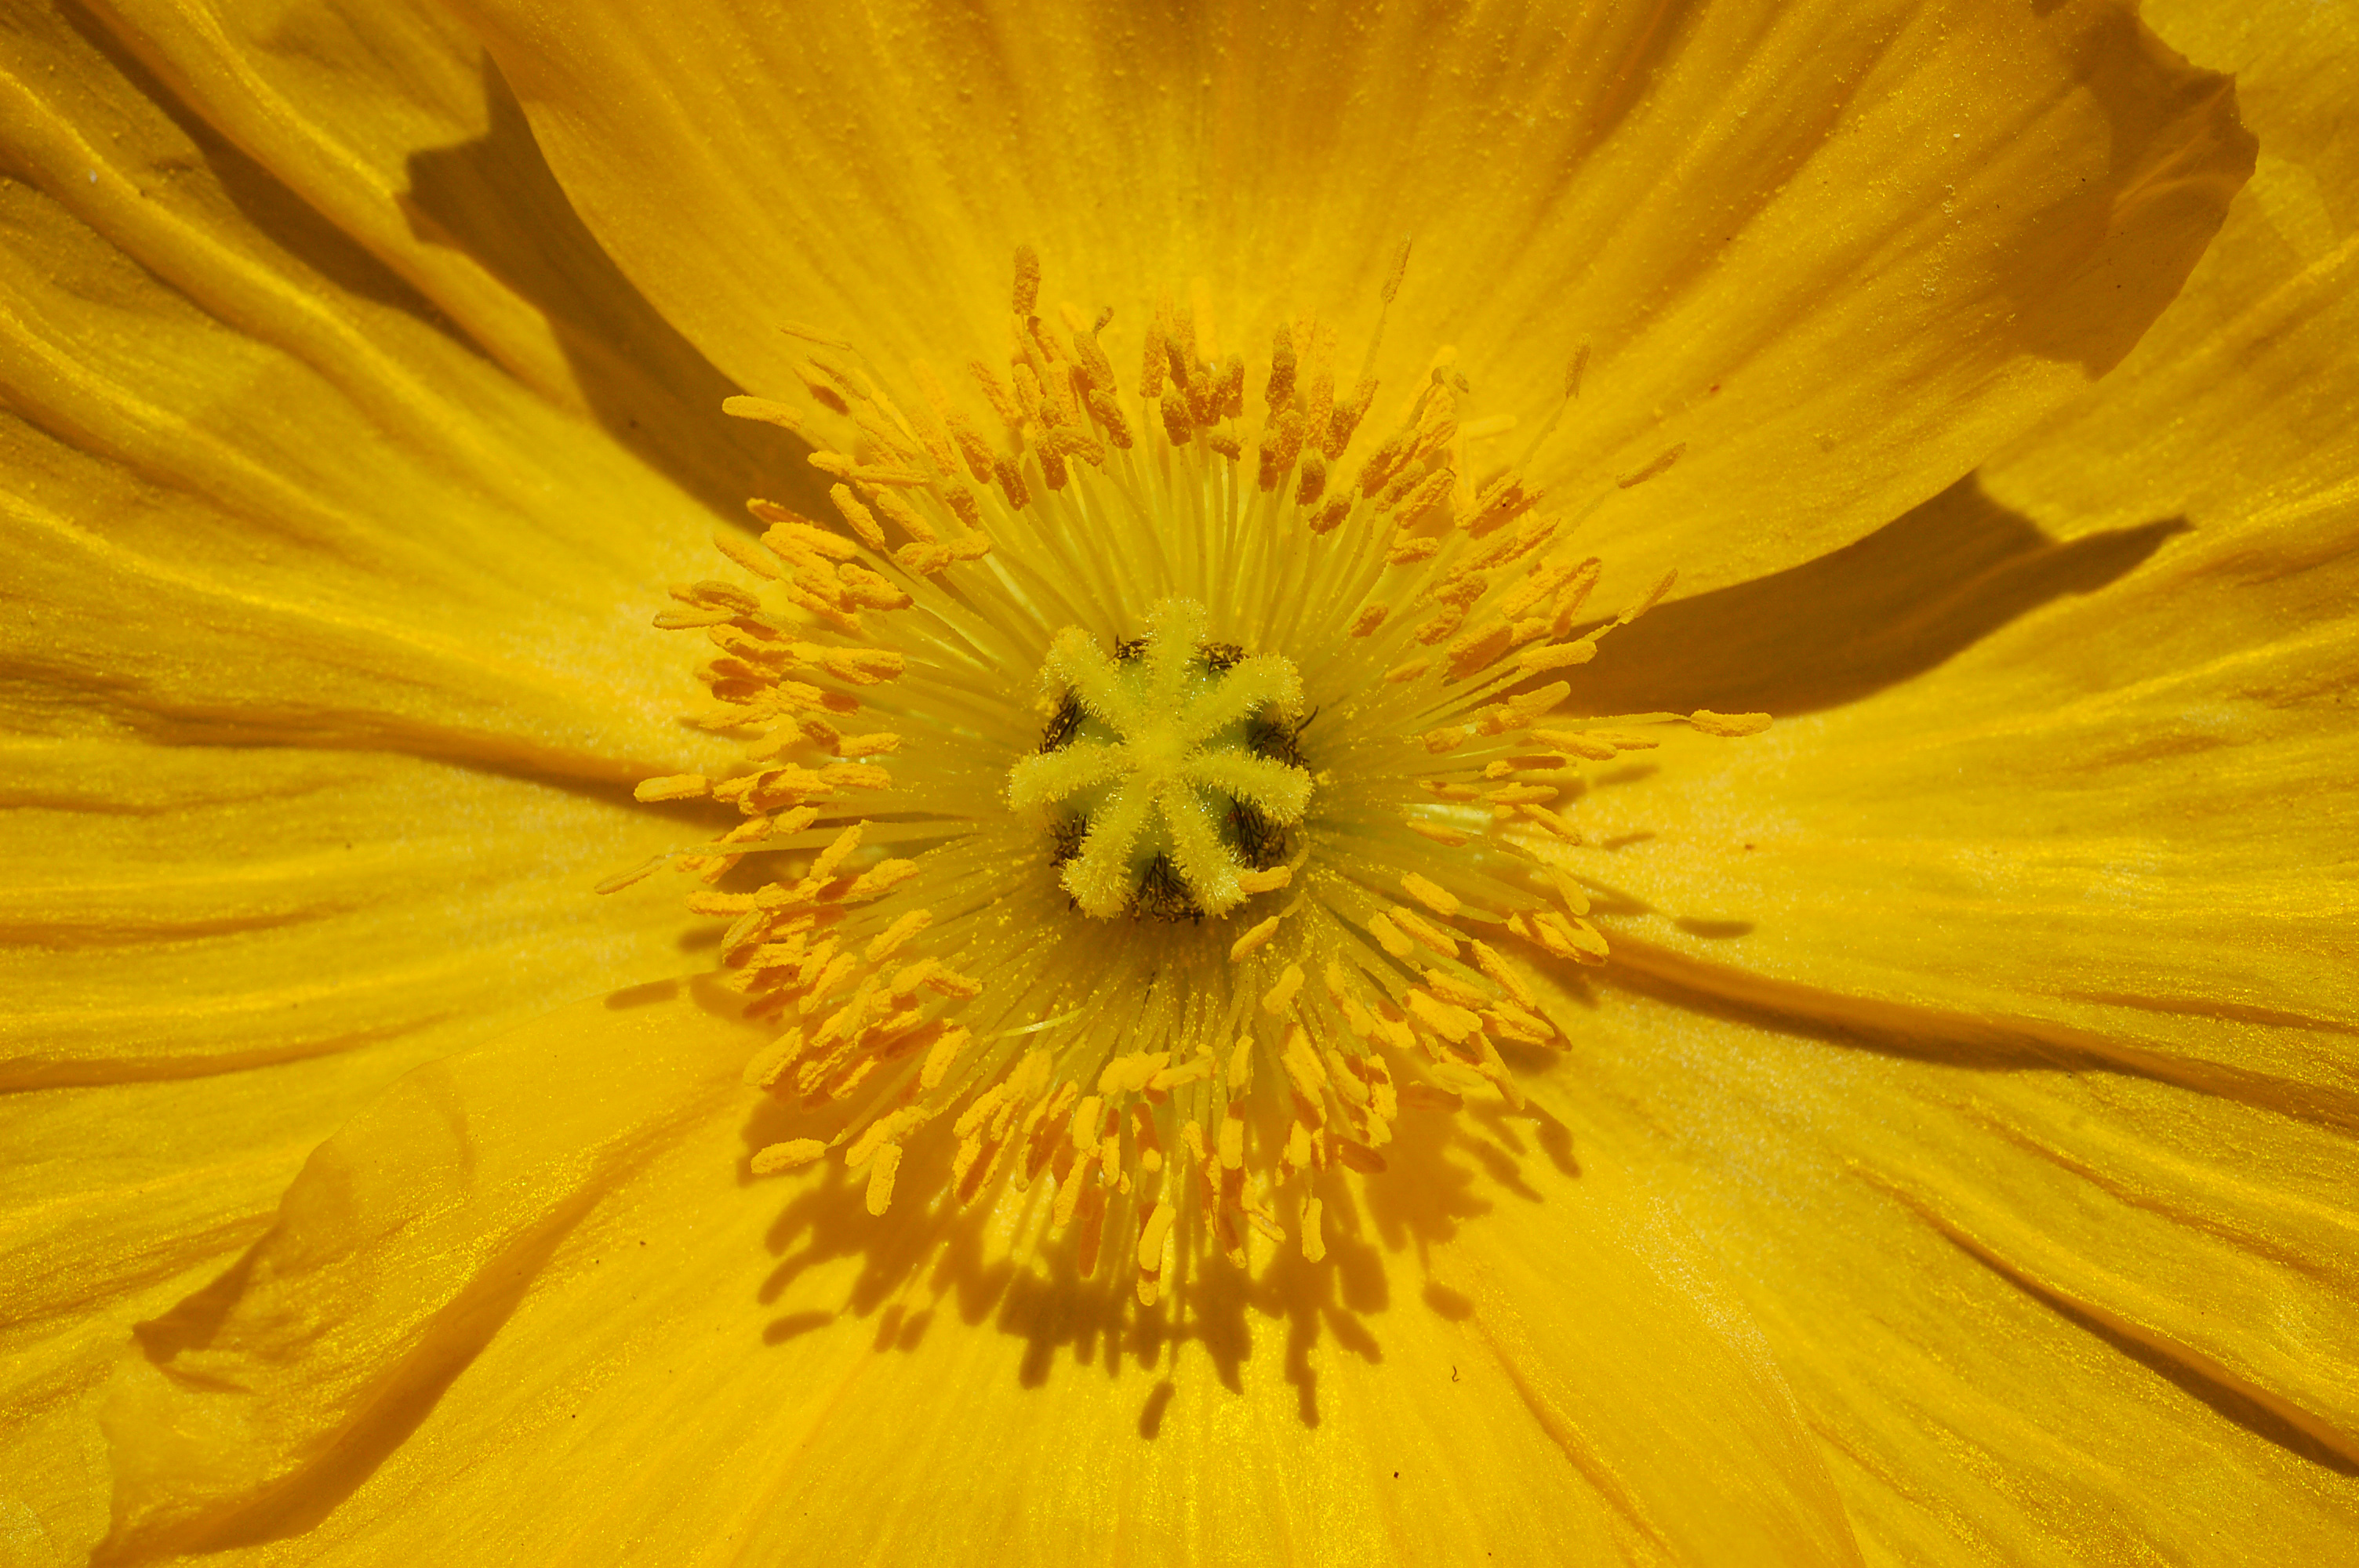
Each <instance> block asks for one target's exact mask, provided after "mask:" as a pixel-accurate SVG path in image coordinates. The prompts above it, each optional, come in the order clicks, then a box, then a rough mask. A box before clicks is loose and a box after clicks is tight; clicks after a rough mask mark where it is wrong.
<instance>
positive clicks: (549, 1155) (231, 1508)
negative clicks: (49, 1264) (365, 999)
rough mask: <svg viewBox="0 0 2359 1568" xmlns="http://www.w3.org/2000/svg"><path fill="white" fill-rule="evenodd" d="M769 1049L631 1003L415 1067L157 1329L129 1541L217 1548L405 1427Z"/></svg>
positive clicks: (114, 1408) (124, 1493) (134, 1433)
mask: <svg viewBox="0 0 2359 1568" xmlns="http://www.w3.org/2000/svg"><path fill="white" fill-rule="evenodd" d="M749 1043H750V1042H749V1040H748V1031H747V1030H746V1028H745V1025H744V1024H743V1023H741V1022H737V1021H736V1020H734V1018H731V1017H729V1016H727V1011H726V1010H725V1009H712V1008H709V1007H708V1006H706V1005H704V1004H701V1003H699V1002H697V1001H695V1000H690V999H688V998H687V997H685V996H684V995H683V996H678V997H674V998H672V999H671V1000H635V999H632V998H629V997H627V996H621V997H616V998H613V999H609V1000H606V1001H603V1002H591V1003H586V1004H582V1006H580V1007H577V1008H575V1009H571V1010H560V1011H557V1012H554V1013H551V1014H549V1015H548V1016H547V1017H545V1018H543V1019H541V1020H539V1021H538V1022H536V1023H534V1024H531V1025H528V1026H527V1027H526V1028H524V1029H522V1030H519V1031H517V1032H516V1033H513V1034H510V1035H507V1036H506V1037H504V1038H503V1039H502V1040H501V1041H500V1042H498V1043H497V1044H494V1045H491V1046H487V1047H484V1048H483V1049H481V1050H479V1051H476V1052H473V1053H469V1054H462V1055H460V1056H455V1057H451V1058H449V1059H446V1060H445V1061H442V1062H439V1063H436V1064H434V1065H429V1066H426V1067H421V1068H419V1069H418V1070H417V1071H416V1072H414V1073H412V1074H410V1075H408V1076H407V1077H405V1078H403V1079H402V1080H400V1082H399V1083H397V1085H395V1086H394V1087H392V1088H391V1089H390V1090H389V1091H387V1093H386V1095H385V1097H384V1098H382V1099H380V1100H379V1101H377V1102H376V1103H375V1105H374V1106H372V1107H371V1108H369V1109H368V1110H366V1111H365V1112H364V1113H363V1114H362V1115H361V1116H359V1117H357V1118H356V1119H354V1120H353V1122H352V1123H351V1124H350V1125H349V1126H347V1127H345V1128H344V1129H343V1130H342V1131H340V1132H339V1133H338V1134H337V1135H336V1136H335V1137H333V1138H332V1139H330V1140H329V1141H327V1142H326V1143H324V1144H322V1145H321V1147H320V1148H319V1149H318V1150H317V1151H316V1152H314V1153H313V1154H312V1155H311V1157H310V1160H309V1161H307V1162H305V1165H304V1168H303V1171H302V1173H301V1174H300V1175H299V1176H298V1177H297V1178H296V1180H295V1182H294V1184H292V1185H291V1186H290V1187H288V1191H287V1194H286V1196H285V1197H284V1198H282V1199H281V1201H280V1203H279V1208H278V1217H277V1223H276V1224H275V1225H274V1226H273V1227H272V1228H271V1230H270V1232H269V1233H268V1235H266V1237H264V1238H262V1239H261V1240H260V1241H259V1242H258V1243H256V1244H255V1247H254V1248H253V1249H250V1250H249V1251H248V1252H247V1253H246V1254H245V1257H243V1258H242V1259H240V1260H239V1261H238V1263H237V1264H236V1266H235V1267H234V1268H233V1269H232V1270H231V1271H229V1272H228V1273H226V1274H224V1275H223V1276H222V1277H221V1278H220V1279H219V1280H217V1281H214V1283H213V1284H212V1285H211V1286H209V1287H207V1288H206V1289H205V1290H204V1291H201V1292H198V1293H197V1294H196V1295H194V1296H191V1297H190V1298H189V1299H188V1300H187V1301H186V1302H184V1303H181V1304H180V1305H179V1307H177V1308H175V1309H174V1310H173V1311H172V1312H171V1313H169V1314H167V1315H166V1316H164V1317H162V1318H160V1319H157V1320H155V1321H153V1322H150V1323H147V1324H146V1325H141V1327H140V1330H139V1333H138V1341H137V1344H136V1346H135V1347H134V1348H133V1349H132V1350H131V1351H130V1352H129V1353H128V1355H127V1356H126V1357H125V1360H124V1362H123V1365H122V1367H121V1368H120V1370H119V1371H118V1372H117V1374H116V1377H115V1379H114V1384H113V1386H112V1388H111V1390H110V1391H109V1394H108V1399H107V1404H106V1407H105V1408H106V1415H105V1424H106V1427H107V1431H108V1435H109V1444H110V1450H111V1453H112V1455H113V1463H114V1473H115V1497H114V1509H115V1528H114V1536H113V1538H112V1547H111V1549H112V1550H114V1551H116V1552H133V1551H140V1552H153V1551H156V1550H158V1549H162V1548H165V1547H168V1546H173V1545H185V1544H188V1543H190V1542H195V1541H202V1540H204V1539H206V1538H207V1537H208V1536H209V1535H212V1534H215V1533H218V1532H219V1531H220V1530H223V1528H224V1527H225V1526H226V1525H227V1524H229V1523H230V1521H232V1520H234V1519H236V1518H238V1517H239V1516H240V1515H241V1514H242V1513H246V1512H250V1511H251V1510H253V1509H255V1508H256V1507H257V1506H259V1505H262V1504H265V1503H266V1502H267V1501H268V1500H269V1499H271V1498H274V1497H284V1495H285V1494H287V1493H288V1492H289V1491H290V1490H294V1489H298V1488H299V1487H302V1486H303V1485H305V1484H306V1482H307V1481H310V1482H311V1484H314V1485H317V1484H320V1482H319V1480H318V1477H321V1476H323V1475H332V1474H333V1473H334V1472H335V1470H336V1467H337V1466H338V1465H341V1464H349V1463H350V1462H351V1461H352V1457H353V1452H354V1450H355V1449H356V1448H358V1449H367V1448H370V1447H373V1446H374V1447H376V1448H378V1449H379V1450H380V1451H381V1448H382V1445H384V1444H386V1441H387V1439H388V1438H390V1439H391V1440H393V1441H398V1439H399V1436H400V1434H401V1432H402V1429H403V1428H404V1427H405V1426H407V1425H409V1424H414V1423H415V1422H416V1421H417V1420H418V1418H419V1415H420V1414H421V1413H422V1411H423V1406H424V1405H425V1404H427V1403H430V1402H431V1400H432V1399H433V1397H434V1395H435V1393H436V1391H437V1390H439V1387H440V1385H441V1384H442V1383H444V1382H447V1381H448V1379H450V1378H451V1376H453V1375H454V1374H455V1373H456V1372H457V1370H458V1369H459V1368H462V1367H463V1366H464V1365H465V1364H466V1363H467V1361H468V1360H469V1359H470V1358H471V1357H473V1355H474V1354H475V1353H476V1352H477V1351H478V1350H479V1349H480V1348H481V1346H482V1345H483V1344H484V1341H485V1340H486V1339H487V1338H489V1337H490V1336H492V1335H493V1334H494V1333H495V1332H496V1331H497V1329H498V1328H499V1325H500V1324H501V1323H502V1321H503V1320H504V1319H505V1318H506V1316H507V1315H508V1314H510V1313H511V1312H513V1311H514V1310H515V1307H516V1303H517V1301H518V1300H519V1299H520V1298H521V1296H522V1295H523V1294H524V1292H526V1290H527V1288H528V1287H529V1286H530V1284H531V1282H532V1281H533V1280H534V1278H535V1276H536V1275H537V1274H538V1271H539V1270H540V1267H541V1265H542V1264H543V1263H544V1262H545V1261H546V1260H548V1259H549V1257H550V1255H551V1254H552V1253H553V1252H554V1251H555V1250H556V1249H557V1248H558V1247H559V1246H560V1244H561V1243H562V1241H563V1240H564V1238H565V1237H566V1235H567V1234H568V1232H570V1231H571V1229H572V1228H573V1227H575V1226H577V1225H578V1224H580V1223H581V1222H582V1219H583V1217H585V1216H586V1215H588V1214H589V1213H590V1212H591V1211H592V1210H593V1209H594V1208H595V1207H596V1206H598V1204H599V1202H600V1201H601V1200H602V1199H603V1197H605V1196H606V1195H607V1194H608V1193H610V1192H611V1191H612V1190H613V1189H614V1187H616V1186H617V1185H618V1184H621V1183H622V1182H623V1181H625V1179H626V1178H627V1176H628V1174H629V1173H631V1172H632V1171H634V1170H635V1169H637V1168H639V1167H640V1166H642V1165H644V1164H646V1163H647V1162H648V1161H650V1160H653V1159H655V1158H656V1157H657V1156H658V1154H659V1153H660V1152H661V1151H662V1150H663V1149H664V1148H665V1147H666V1146H667V1145H668V1143H669V1142H670V1141H674V1140H676V1139H677V1138H678V1137H679V1136H680V1135H681V1133H682V1132H683V1130H686V1129H687V1128H690V1127H691V1126H693V1125H695V1124H696V1122H697V1121H698V1120H699V1119H701V1118H703V1117H706V1116H709V1115H710V1114H711V1113H712V1110H713V1109H714V1108H715V1107H716V1105H717V1104H719V1103H721V1102H722V1101H723V1100H725V1099H726V1098H728V1096H729V1094H730V1092H731V1091H732V1090H734V1089H736V1081H735V1080H736V1073H737V1070H738V1068H739V1066H740V1065H741V1063H742V1061H743V1059H744V1055H745V1051H746V1049H747V1047H748V1044H749ZM738 1092H742V1091H738ZM725 1179H726V1178H725V1177H718V1176H717V1177H716V1180H717V1181H721V1180H725Z"/></svg>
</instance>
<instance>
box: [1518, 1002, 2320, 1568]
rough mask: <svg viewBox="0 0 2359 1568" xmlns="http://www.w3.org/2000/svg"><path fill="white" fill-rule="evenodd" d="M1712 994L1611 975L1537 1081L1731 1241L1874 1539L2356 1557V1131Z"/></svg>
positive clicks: (2223, 1555) (1915, 1549) (1948, 1555)
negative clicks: (1702, 1000) (2346, 1546)
mask: <svg viewBox="0 0 2359 1568" xmlns="http://www.w3.org/2000/svg"><path fill="white" fill-rule="evenodd" d="M1692 1000H1693V999H1691V998H1681V997H1679V996H1677V995H1669V996H1665V995H1652V996H1650V995H1644V994H1637V995H1634V994H1631V993H1629V992H1627V991H1622V990H1617V989H1608V990H1606V991H1604V992H1603V994H1602V995H1600V996H1599V997H1598V998H1596V1005H1594V1006H1593V1007H1592V1008H1591V1009H1590V1010H1589V1011H1587V1014H1586V1017H1587V1020H1588V1022H1587V1026H1586V1027H1585V1028H1584V1029H1583V1030H1582V1031H1579V1032H1577V1033H1576V1035H1575V1037H1574V1038H1573V1040H1572V1042H1571V1056H1570V1058H1569V1059H1568V1060H1567V1061H1566V1063H1565V1064H1564V1070H1562V1071H1560V1072H1558V1073H1555V1074H1552V1075H1550V1076H1549V1077H1547V1078H1546V1079H1544V1080H1542V1081H1541V1082H1539V1083H1538V1084H1536V1085H1534V1086H1533V1087H1534V1092H1535V1097H1536V1098H1537V1099H1538V1100H1539V1101H1540V1102H1541V1103H1544V1104H1546V1105H1548V1106H1549V1107H1551V1108H1554V1110H1555V1111H1557V1112H1558V1113H1560V1114H1561V1115H1562V1117H1563V1118H1564V1119H1565V1120H1566V1122H1568V1123H1569V1124H1570V1126H1571V1141H1572V1145H1573V1147H1574V1148H1575V1149H1576V1150H1577V1151H1579V1152H1580V1154H1581V1157H1582V1159H1583V1161H1584V1162H1588V1161H1593V1160H1597V1159H1601V1158H1603V1159H1620V1160H1626V1161H1627V1162H1630V1163H1631V1164H1632V1165H1633V1166H1634V1167H1636V1169H1637V1171H1638V1172H1639V1175H1638V1177H1637V1179H1639V1180H1642V1181H1644V1182H1645V1183H1646V1184H1648V1185H1649V1186H1651V1187H1652V1188H1653V1189H1655V1190H1657V1191H1658V1192H1660V1193H1662V1194H1664V1195H1665V1201H1666V1202H1667V1203H1669V1204H1671V1205H1673V1206H1676V1208H1677V1209H1678V1211H1679V1212H1680V1214H1681V1215H1683V1216H1684V1217H1686V1218H1687V1219H1688V1220H1689V1222H1690V1223H1691V1224H1692V1225H1694V1226H1695V1227H1697V1228H1698V1229H1699V1230H1701V1231H1702V1232H1703V1233H1705V1234H1708V1235H1711V1236H1712V1237H1713V1238H1715V1239H1716V1240H1717V1241H1718V1243H1719V1244H1720V1251H1721V1260H1722V1262H1723V1264H1724V1265H1725V1266H1726V1271H1725V1273H1724V1275H1723V1279H1724V1281H1725V1282H1726V1284H1727V1285H1728V1287H1729V1288H1730V1289H1731V1290H1732V1291H1733V1292H1734V1293H1735V1294H1736V1295H1737V1297H1738V1298H1739V1300H1740V1301H1741V1302H1742V1303H1743V1304H1744V1306H1745V1308H1746V1309H1748V1310H1749V1311H1750V1312H1751V1313H1752V1314H1753V1315H1754V1317H1755V1319H1756V1322H1757V1323H1758V1325H1759V1326H1760V1329H1761V1331H1762V1333H1763V1334H1764V1336H1766V1337H1767V1340H1768V1342H1769V1345H1770V1346H1771V1348H1772V1350H1773V1352H1774V1353H1775V1355H1776V1356H1777V1361H1778V1364H1779V1366H1780V1367H1781V1368H1783V1369H1784V1370H1785V1372H1786V1373H1787V1375H1788V1377H1789V1378H1791V1379H1793V1381H1794V1383H1795V1386H1796V1390H1797V1392H1798V1394H1799V1397H1800V1398H1801V1400H1803V1402H1804V1404H1805V1407H1806V1408H1807V1409H1809V1410H1810V1412H1811V1420H1812V1423H1813V1426H1814V1428H1815V1429H1816V1430H1818V1431H1819V1432H1820V1433H1822V1434H1823V1435H1824V1436H1825V1438H1826V1439H1827V1446H1826V1450H1825V1452H1826V1453H1827V1454H1828V1456H1829V1460H1830V1464H1831V1465H1832V1469H1833V1472H1834V1475H1835V1477H1836V1481H1837V1484H1838V1486H1839V1487H1840V1488H1841V1491H1842V1493H1843V1500H1844V1503H1845V1505H1846V1508H1847V1509H1848V1512H1849V1515H1850V1517H1851V1519H1853V1520H1854V1523H1855V1524H1856V1525H1857V1527H1858V1529H1859V1530H1860V1533H1861V1538H1862V1541H1863V1544H1864V1545H1865V1546H1866V1547H1867V1548H1868V1554H1869V1555H1870V1557H1871V1558H1876V1557H1883V1558H1891V1559H1899V1560H1908V1559H1909V1558H1912V1557H1913V1558H1917V1559H1920V1560H1928V1561H1937V1562H1952V1561H1990V1562H2003V1563H2026V1564H2046V1563H2084V1562H2087V1561H2089V1560H2090V1559H2091V1557H2092V1555H2096V1556H2099V1557H2103V1558H2108V1559H2114V1560H2122V1561H2136V1560H2139V1559H2140V1558H2151V1559H2159V1560H2163V1561H2169V1560H2170V1559H2172V1558H2174V1557H2177V1558H2180V1559H2183V1560H2189V1561H2203V1562H2218V1563H2255V1564H2261V1563H2285V1562H2301V1561H2307V1560H2310V1559H2312V1558H2326V1559H2332V1557H2333V1556H2334V1555H2336V1553H2337V1552H2340V1551H2341V1550H2342V1546H2341V1544H2340V1543H2341V1542H2343V1541H2348V1540H2349V1539H2350V1536H2351V1532H2352V1531H2353V1530H2354V1527H2359V1499H2354V1497H2353V1495H2352V1493H2351V1490H2350V1487H2349V1486H2348V1484H2347V1476H2348V1475H2349V1473H2350V1458H2349V1453H2348V1448H2347V1444H2346V1443H2345V1442H2344V1440H2343V1439H2341V1438H2337V1439H2336V1440H2335V1441H2333V1442H2328V1441H2325V1440H2324V1439H2325V1435H2326V1433H2324V1432H2323V1431H2322V1430H2321V1418H2325V1419H2328V1420H2333V1421H2347V1411H2348V1409H2349V1397H2350V1389H2351V1387H2352V1384H2351V1382H2350V1374H2351V1369H2352V1366H2353V1360H2352V1357H2351V1355H2350V1351H2349V1348H2348V1347H2349V1346H2350V1344H2351V1343H2353V1335H2352V1330H2351V1327H2350V1324H2351V1320H2352V1317H2353V1314H2354V1311H2359V1292H2354V1276H2353V1262H2352V1260H2353V1259H2354V1257H2359V1249H2354V1241H2353V1236H2352V1221H2351V1217H2350V1216H2349V1213H2348V1209H2347V1204H2345V1203H2344V1202H2343V1194H2344V1191H2345V1189H2346V1188H2347V1172H2348V1169H2349V1161H2348V1147H2349V1145H2348V1142H2347V1141H2346V1140H2345V1139H2344V1138H2343V1135H2342V1134H2340V1133H2337V1132H2332V1131H2329V1130H2324V1129H2321V1128H2319V1127H2316V1126H2311V1125H2306V1124H2303V1123H2301V1122H2299V1121H2296V1120H2293V1119H2288V1118H2284V1117H2281V1116H2278V1115H2276V1114H2274V1113H2271V1112H2267V1111H2258V1110H2254V1109H2252V1108H2246V1107H2242V1106H2238V1105H2235V1104H2234V1103H2231V1102H2228V1101H2224V1100H2221V1099H2218V1098H2211V1097H2207V1096H2204V1095H2201V1094H2199V1093H2195V1092H2191V1091H2189V1090H2186V1089H2182V1088H2179V1087H2173V1086H2169V1085H2165V1084H2160V1083H2157V1082H2154V1081H2152V1080H2149V1079H2144V1078H2141V1077H2138V1076H2135V1075H2129V1074H2115V1073H2105V1072H2102V1071H2090V1070H2087V1069H2082V1070H2078V1071H2068V1070H2060V1069H2059V1068H2057V1067H2054V1066H2049V1065H2045V1064H2044V1063H2043V1062H2042V1061H2041V1060H2040V1059H2039V1057H2038V1054H2035V1053H2030V1052H2022V1053H2015V1054H2009V1053H2008V1052H2007V1051H2006V1048H2005V1047H2004V1046H2003V1045H2002V1044H1985V1045H1984V1046H1983V1047H1982V1048H1981V1049H1980V1050H1979V1051H1969V1050H1965V1049H1958V1048H1945V1047H1944V1046H1943V1045H1942V1044H1941V1043H1940V1042H1938V1041H1926V1040H1921V1039H1911V1040H1901V1039H1895V1040H1890V1041H1881V1040H1877V1039H1874V1038H1845V1037H1842V1036H1836V1035H1831V1034H1827V1033H1823V1032H1816V1031H1814V1032H1811V1033H1801V1032H1798V1031H1797V1030H1795V1029H1793V1028H1791V1027H1786V1026H1781V1025H1780V1024H1779V1023H1778V1022H1777V1021H1776V1020H1774V1019H1771V1018H1767V1017H1760V1016H1756V1019H1755V1020H1752V1021H1748V1020H1746V1019H1743V1018H1737V1019H1731V1018H1727V1017H1724V1016H1723V1017H1719V1018H1715V1017H1712V1016H1710V1015H1708V1014H1702V1013H1699V1012H1698V1011H1696V1009H1695V1008H1694V1007H1693V1006H1692V1005H1691V1003H1692ZM2229 1151H2233V1152H2234V1154H2233V1158H2223V1154H2225V1153H2226V1152H2229ZM2287 1349H2291V1350H2292V1351H2293V1353H2294V1355H2293V1360H2292V1361H2291V1362H2289V1363H2288V1362H2281V1363H2280V1364H2278V1365H2277V1367H2276V1368H2273V1370H2272V1371H2271V1372H2270V1374H2269V1375H2268V1376H2267V1377H2266V1378H2258V1379H2256V1378H2254V1377H2252V1376H2250V1374H2251V1373H2252V1372H2253V1371H2254V1370H2255V1368H2256V1366H2257V1365H2258V1362H2257V1361H2256V1357H2259V1358H2263V1359H2266V1358H2267V1357H2269V1356H2271V1355H2273V1354H2281V1353H2282V1352H2283V1351H2285V1350H2287ZM2338 1400H2339V1401H2340V1402H2341V1407H2342V1408H2341V1411H2337V1410H2336V1402H2337V1401H2338ZM2230 1519H2233V1520H2237V1521H2241V1522H2240V1523H2239V1524H2238V1525H2237V1526H2236V1528H2234V1529H2223V1520H2230Z"/></svg>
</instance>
